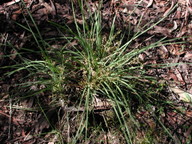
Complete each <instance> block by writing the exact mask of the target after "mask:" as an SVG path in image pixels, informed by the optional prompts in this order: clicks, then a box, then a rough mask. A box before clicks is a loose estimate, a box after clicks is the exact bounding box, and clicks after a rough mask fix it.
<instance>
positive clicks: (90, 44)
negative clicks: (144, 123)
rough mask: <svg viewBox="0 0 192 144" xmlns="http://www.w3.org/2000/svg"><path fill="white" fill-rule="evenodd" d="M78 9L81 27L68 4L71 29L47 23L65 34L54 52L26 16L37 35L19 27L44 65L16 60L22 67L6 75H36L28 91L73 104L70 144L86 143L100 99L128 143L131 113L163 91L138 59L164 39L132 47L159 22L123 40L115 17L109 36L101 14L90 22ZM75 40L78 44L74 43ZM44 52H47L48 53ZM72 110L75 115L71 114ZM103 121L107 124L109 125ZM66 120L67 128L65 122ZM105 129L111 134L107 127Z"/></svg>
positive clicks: (81, 5) (123, 35) (81, 4)
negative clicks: (73, 126) (28, 35)
mask: <svg viewBox="0 0 192 144" xmlns="http://www.w3.org/2000/svg"><path fill="white" fill-rule="evenodd" d="M80 7H81V10H82V19H83V23H82V24H78V22H77V19H76V17H75V16H76V15H75V11H74V8H73V4H72V9H73V12H74V14H73V16H74V23H75V28H71V27H69V26H67V25H64V26H62V25H58V24H56V23H52V22H50V23H51V24H52V25H54V26H56V27H58V28H59V31H60V32H62V33H63V35H64V36H63V37H62V38H63V39H64V40H65V41H66V45H64V46H63V47H61V48H60V49H57V50H54V51H51V50H52V49H54V48H53V47H51V46H50V45H49V43H48V42H46V40H44V39H43V38H42V37H41V34H40V32H39V30H38V27H37V26H36V24H35V21H34V20H33V18H32V16H31V14H30V13H29V16H30V17H31V20H32V22H33V24H34V26H35V28H36V33H35V32H34V31H33V30H32V29H31V27H30V25H29V24H28V23H27V24H28V27H25V26H22V25H20V26H21V27H23V28H24V29H26V30H27V31H29V32H31V34H32V35H33V37H34V39H35V41H36V44H37V46H38V48H39V49H40V54H41V55H42V60H29V59H26V58H23V57H22V56H21V55H20V57H21V59H22V60H23V63H22V64H18V65H15V66H12V68H14V70H13V71H11V72H9V73H8V75H12V74H14V73H16V72H20V71H22V70H27V71H28V72H29V73H30V75H34V76H35V75H36V76H37V75H39V76H38V79H39V80H36V81H35V82H33V83H30V84H29V86H30V87H31V86H32V85H38V84H40V85H43V86H44V89H43V90H44V91H49V92H50V93H51V94H50V96H51V99H52V103H54V102H53V101H56V103H59V101H62V106H64V107H68V106H69V105H72V108H71V109H72V111H77V115H81V116H80V118H79V119H78V120H77V123H78V124H77V126H76V132H74V133H73V134H72V136H69V135H71V134H69V135H68V140H69V141H68V142H72V143H77V142H83V141H84V139H85V141H87V140H88V138H89V137H90V136H91V135H92V134H91V132H90V127H89V125H90V114H91V113H92V112H94V107H95V105H96V104H95V103H94V102H95V99H102V100H103V101H108V103H109V105H110V106H111V109H112V110H113V111H114V116H113V117H111V119H116V120H117V124H118V127H119V130H120V131H121V132H122V133H123V135H124V139H125V141H126V143H130V144H131V143H133V137H134V134H133V133H132V131H130V130H133V129H134V128H133V127H134V126H139V124H138V122H137V121H136V120H135V117H134V115H133V110H135V111H136V110H137V107H139V106H140V105H141V106H143V105H144V106H145V105H147V104H148V103H150V102H152V101H155V100H156V99H157V98H156V95H157V93H158V92H159V91H160V90H161V88H162V87H159V84H158V83H157V81H156V79H155V78H154V77H151V76H148V75H147V73H146V71H145V69H143V67H142V63H141V62H140V61H139V59H138V55H139V54H141V53H142V52H144V51H146V50H149V49H152V48H155V47H158V46H160V45H163V44H167V43H168V42H167V41H165V39H164V38H163V39H160V40H159V41H157V42H155V43H152V44H151V45H148V46H145V47H142V48H132V47H131V46H132V43H133V42H134V40H135V39H136V38H138V37H139V36H141V35H142V34H144V33H146V32H147V31H148V30H149V29H151V28H152V27H153V26H155V25H157V24H158V23H160V22H161V21H162V20H163V19H161V20H160V21H158V22H157V23H155V24H153V25H152V26H150V27H149V28H146V29H144V31H142V32H137V33H135V34H134V35H133V36H132V37H131V38H129V39H128V40H126V37H125V33H123V32H121V31H116V30H115V24H114V23H115V20H116V19H115V18H114V19H113V22H112V25H111V29H110V31H109V32H106V31H104V30H103V28H102V17H101V11H100V9H98V10H97V11H96V12H95V13H94V14H92V17H91V19H89V21H88V20H85V15H84V9H83V7H84V4H83V1H81V2H80ZM100 7H101V5H100ZM66 33H67V34H66ZM125 40H126V41H125ZM74 41H75V42H76V43H77V44H76V45H73V44H72V43H73V42H74ZM166 42H167V43H166ZM48 48H49V49H51V50H50V51H48ZM42 74H43V76H42ZM23 86H26V83H23ZM40 92H41V91H40ZM35 94H36V93H35ZM104 106H105V105H104ZM76 107H77V110H75V109H74V108H76ZM82 108H83V109H82ZM64 111H65V110H64ZM74 117H75V116H74ZM77 117H78V116H77ZM103 117H104V120H103V121H105V125H107V123H108V122H109V121H107V120H105V118H106V117H105V116H103ZM67 119H68V122H69V123H70V121H71V120H70V119H69V117H68V118H67ZM127 119H130V120H131V122H132V123H133V125H134V126H131V125H130V122H128V120H127ZM107 127H108V129H110V126H109V125H108V126H107ZM69 137H70V138H69Z"/></svg>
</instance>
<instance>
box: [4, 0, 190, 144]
mask: <svg viewBox="0 0 192 144" xmlns="http://www.w3.org/2000/svg"><path fill="white" fill-rule="evenodd" d="M71 1H72V0H65V1H62V2H61V1H60V0H24V3H23V2H22V0H18V1H17V0H12V1H11V0H6V1H5V0H4V1H0V23H1V24H0V44H1V45H0V67H2V66H11V65H13V64H16V63H19V62H20V59H19V56H18V55H17V53H19V52H21V53H22V50H21V48H22V47H29V48H31V49H33V50H35V48H34V47H33V37H32V35H31V34H30V32H28V31H27V30H25V29H23V28H21V27H20V26H19V25H18V24H17V23H19V24H22V25H24V26H27V21H28V22H29V25H30V26H31V27H32V28H34V29H35V26H34V24H33V23H32V22H31V20H30V15H29V12H30V13H31V15H32V17H33V18H34V20H35V22H36V24H37V26H38V28H39V30H40V32H41V34H42V37H43V38H45V39H46V38H54V37H59V36H61V34H60V33H58V31H57V29H56V28H55V27H53V26H52V25H51V24H50V23H49V21H52V22H55V23H58V24H68V25H69V26H73V24H74V19H73V16H72V15H73V11H72V8H71V7H72V6H71ZM73 2H74V8H75V13H76V16H77V22H78V23H79V24H82V19H81V15H80V8H79V6H78V2H77V0H73ZM24 4H25V6H24ZM87 4H88V6H89V8H90V9H89V12H88V10H87V13H86V18H87V20H88V19H89V17H91V16H90V14H93V13H94V12H96V10H97V8H98V5H99V1H97V0H88V1H87ZM137 5H138V7H135V6H137ZM173 8H174V9H173ZM172 9H173V10H172ZM101 13H102V23H103V28H104V29H106V30H108V29H110V26H111V24H112V21H113V18H114V16H116V20H115V26H116V29H117V31H118V30H121V31H127V35H129V33H130V34H133V33H136V32H138V31H144V30H145V29H146V28H149V27H150V26H151V25H153V24H154V23H156V22H158V20H159V19H161V18H162V17H164V16H167V15H168V16H167V17H166V18H165V19H164V20H163V21H162V22H161V23H159V24H158V25H156V26H154V27H153V28H152V29H150V30H149V31H147V32H146V33H145V34H144V35H142V36H141V37H139V38H137V39H135V43H134V44H133V46H134V47H135V48H139V47H142V46H147V45H150V44H151V43H154V42H156V41H158V40H159V39H161V38H164V37H165V38H166V39H167V40H170V39H175V42H182V41H185V43H178V44H171V45H167V46H161V47H157V48H155V49H152V50H149V51H146V52H144V53H142V54H141V55H140V56H139V58H140V59H141V60H142V61H143V63H145V64H160V63H164V64H166V63H180V62H182V63H184V64H182V65H177V66H174V67H169V68H162V69H156V70H151V71H149V73H150V74H151V75H156V76H157V77H159V78H161V79H164V80H166V81H169V82H172V83H174V84H175V85H176V86H178V87H180V88H181V89H183V90H185V91H186V92H189V93H191V94H192V72H191V71H192V64H188V63H191V62H192V50H191V43H192V37H190V36H191V35H192V24H191V20H192V16H191V14H192V1H191V0H143V1H142V2H141V3H138V0H103V5H102V8H101ZM143 26H146V27H145V29H143ZM181 37H183V38H181ZM64 43H65V41H62V40H61V41H55V40H50V44H51V45H54V46H56V47H58V46H60V45H62V44H64ZM6 55H10V56H9V57H6ZM26 57H27V58H30V59H37V58H40V56H39V55H35V56H34V55H31V54H30V53H29V54H28V55H26ZM6 72H7V71H6V70H4V69H2V70H1V71H0V75H3V74H4V73H6ZM26 75H27V72H25V71H23V73H16V74H14V75H13V76H11V77H9V78H6V79H5V78H3V77H1V79H0V142H1V143H14V142H20V143H26V144H29V143H30V144H33V143H48V142H49V139H51V138H50V137H51V135H45V137H44V138H42V139H39V136H38V134H41V133H43V132H46V131H49V130H51V126H50V125H54V124H55V125H56V120H52V124H49V123H48V122H47V121H46V120H45V118H44V115H43V114H42V113H40V112H39V110H37V109H33V108H36V107H38V106H39V105H38V101H39V99H38V98H29V99H26V98H25V99H22V100H21V101H18V100H17V95H20V94H24V93H25V92H24V91H23V92H22V91H17V89H16V88H17V86H16V84H18V83H22V78H23V77H25V76H26ZM170 93H171V92H170ZM171 94H172V95H174V94H173V93H171ZM40 95H41V96H42V97H41V103H42V104H43V103H46V102H47V103H49V99H48V98H47V97H46V94H44V93H41V94H40ZM13 96H16V98H15V97H13ZM170 99H174V98H172V97H170ZM174 100H175V99H174ZM176 102H177V104H175V105H176V106H177V107H180V106H183V107H186V108H185V111H184V113H183V114H181V113H177V112H176V111H175V110H174V109H170V108H167V109H165V110H164V112H163V116H162V117H161V118H162V121H163V122H164V124H165V125H166V126H167V127H169V128H170V129H172V131H173V132H174V133H173V135H174V136H175V138H176V139H178V140H180V141H182V143H186V140H187V139H189V138H190V137H191V135H192V127H191V124H192V110H191V105H187V104H183V103H182V102H181V101H176ZM12 106H15V107H13V108H11V107H12ZM22 107H25V108H26V107H27V108H30V110H25V109H22ZM45 107H47V111H46V114H47V115H48V118H51V117H53V116H54V114H55V111H58V108H57V107H56V108H49V106H47V105H45ZM55 117H57V116H55ZM149 117H150V113H147V112H146V111H143V112H142V111H140V112H139V113H138V118H140V120H141V122H143V121H145V120H146V119H148V122H149V126H150V127H151V123H152V122H151V123H150V118H149ZM52 139H54V138H52ZM167 141H169V140H167ZM164 142H165V143H166V141H164Z"/></svg>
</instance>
